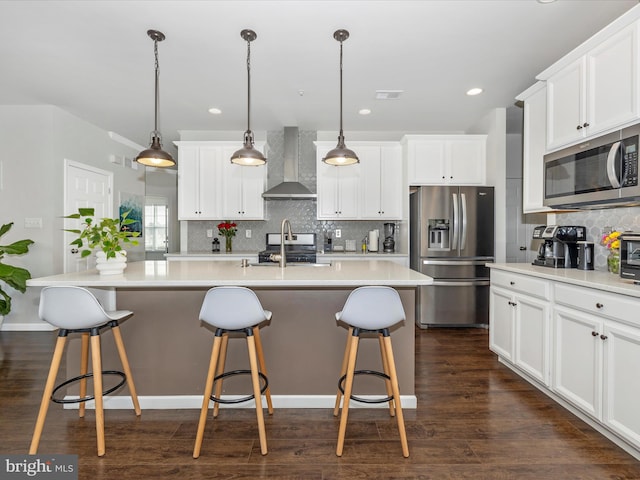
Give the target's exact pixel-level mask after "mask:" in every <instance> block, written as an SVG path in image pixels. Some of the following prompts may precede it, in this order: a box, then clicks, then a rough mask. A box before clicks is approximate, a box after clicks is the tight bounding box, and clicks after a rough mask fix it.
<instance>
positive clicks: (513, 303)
mask: <svg viewBox="0 0 640 480" xmlns="http://www.w3.org/2000/svg"><path fill="white" fill-rule="evenodd" d="M509 305H511V306H512V307H515V306H516V305H517V303H515V302H512V301H511V300H509Z"/></svg>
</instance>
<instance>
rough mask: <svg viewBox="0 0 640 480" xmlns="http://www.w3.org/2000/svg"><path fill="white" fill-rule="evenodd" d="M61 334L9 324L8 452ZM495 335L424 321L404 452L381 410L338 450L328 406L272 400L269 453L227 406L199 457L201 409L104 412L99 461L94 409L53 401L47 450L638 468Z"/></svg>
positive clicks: (553, 471) (561, 475)
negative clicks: (508, 358)
mask: <svg viewBox="0 0 640 480" xmlns="http://www.w3.org/2000/svg"><path fill="white" fill-rule="evenodd" d="M54 338H55V337H54V334H53V333H44V332H31V333H27V332H0V453H4V454H7V453H20V454H23V453H26V452H27V450H28V448H29V443H30V440H31V435H32V431H33V426H34V423H35V419H36V414H37V409H38V404H39V401H40V395H41V392H42V388H43V386H44V380H45V378H46V374H47V370H48V365H49V361H50V357H51V353H52V351H53V344H54ZM125 342H126V339H125ZM487 343H488V338H487V331H486V330H478V329H430V330H424V331H423V330H419V329H417V330H416V345H417V348H416V375H417V378H416V389H417V395H418V409H417V410H408V409H407V410H405V420H406V426H407V434H408V437H409V448H410V453H411V455H410V457H409V458H408V459H405V458H403V457H402V453H401V448H400V442H399V440H398V434H397V429H396V425H395V420H394V419H392V418H390V417H389V416H388V410H385V409H352V410H351V411H350V416H349V426H348V428H347V440H346V442H345V449H344V455H343V456H342V458H338V457H336V456H335V453H334V452H335V445H336V438H337V434H338V420H337V419H336V418H334V417H333V415H332V412H331V410H328V409H327V410H324V409H322V410H292V409H289V410H287V409H281V410H278V409H276V411H275V413H274V415H273V416H272V417H266V422H267V425H266V427H267V437H268V441H269V454H268V455H267V456H264V457H263V456H262V455H260V447H259V442H258V433H257V428H256V424H255V412H254V411H253V410H251V409H236V410H228V409H227V410H223V411H221V413H220V417H219V418H218V419H216V420H211V419H210V420H209V421H208V423H207V430H206V433H205V439H204V443H203V448H202V454H201V456H200V458H199V459H197V460H194V459H193V458H192V457H191V453H192V449H193V442H194V439H195V433H196V425H197V420H198V411H197V410H143V413H142V416H141V417H140V418H136V417H135V415H134V414H133V412H131V411H124V410H108V411H106V413H105V417H106V444H107V453H106V455H105V456H104V457H102V458H98V457H97V456H96V450H95V448H96V446H95V426H94V421H93V420H94V417H93V412H92V411H88V412H87V416H86V418H85V419H79V418H78V417H77V411H76V410H63V409H62V408H61V406H60V405H56V404H52V405H51V406H50V409H49V415H48V418H47V422H46V424H45V428H44V433H43V436H42V441H41V443H40V450H39V452H41V453H76V454H78V455H79V478H81V479H116V478H117V479H123V480H127V479H143V478H154V479H157V478H176V479H185V480H190V479H205V478H207V479H211V478H215V479H253V478H270V479H279V478H282V479H285V478H286V479H294V478H299V479H310V480H313V479H338V478H344V479H376V478H380V479H438V480H440V479H492V480H493V479H518V480H520V479H536V480H539V479H593V480H595V479H598V480H599V479H618V480H622V479H640V462H638V461H637V460H635V459H634V458H633V457H631V456H630V455H628V454H627V453H625V452H624V451H623V450H621V449H620V448H618V447H617V446H616V445H614V444H613V443H611V442H610V441H608V440H607V439H605V438H604V437H603V436H601V435H600V434H599V433H597V432H595V431H594V430H592V429H591V428H590V427H589V426H587V425H586V424H585V423H583V422H582V421H580V420H579V419H578V418H576V417H575V416H573V415H571V414H570V413H568V412H566V411H565V410H564V409H563V408H562V407H560V406H558V405H556V404H555V403H554V402H553V401H552V400H550V399H549V398H547V397H546V396H545V395H544V394H542V393H540V392H539V391H538V390H536V389H535V388H533V387H532V386H530V385H529V384H528V383H526V382H525V381H523V380H521V379H520V378H519V377H518V376H516V375H515V374H514V373H512V372H511V371H510V370H508V369H507V368H505V367H504V366H503V365H501V364H499V363H498V362H497V360H496V357H495V355H493V354H492V353H491V352H489V350H488V348H487ZM129 348H133V346H129ZM265 353H266V355H267V361H268V353H269V352H265ZM400 390H401V391H402V385H400ZM274 393H275V392H274ZM639 414H640V402H639Z"/></svg>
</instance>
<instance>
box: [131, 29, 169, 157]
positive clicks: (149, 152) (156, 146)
mask: <svg viewBox="0 0 640 480" xmlns="http://www.w3.org/2000/svg"><path fill="white" fill-rule="evenodd" d="M147 35H149V38H151V40H153V52H154V54H155V59H156V62H155V74H156V82H155V83H156V86H155V91H156V95H155V117H154V121H155V123H154V129H153V132H151V145H150V146H149V148H148V149H146V150H143V151H142V152H140V153H139V154H138V156H137V157H136V158H135V161H136V162H138V163H140V164H142V165H145V166H147V167H172V166H174V165H175V164H176V161H175V160H174V159H173V157H172V156H171V155H170V154H169V153H168V152H165V151H164V150H162V142H161V140H160V132H159V131H158V108H159V104H160V92H159V88H158V84H159V79H160V68H159V64H158V42H161V41H163V40H164V39H165V36H164V33H162V32H158V31H157V30H147Z"/></svg>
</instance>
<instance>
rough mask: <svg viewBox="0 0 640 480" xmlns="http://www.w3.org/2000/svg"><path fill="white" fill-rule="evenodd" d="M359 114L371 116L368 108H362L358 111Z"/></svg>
mask: <svg viewBox="0 0 640 480" xmlns="http://www.w3.org/2000/svg"><path fill="white" fill-rule="evenodd" d="M358 113H359V114H360V115H369V114H370V113H371V110H369V109H368V108H361V109H360V110H358Z"/></svg>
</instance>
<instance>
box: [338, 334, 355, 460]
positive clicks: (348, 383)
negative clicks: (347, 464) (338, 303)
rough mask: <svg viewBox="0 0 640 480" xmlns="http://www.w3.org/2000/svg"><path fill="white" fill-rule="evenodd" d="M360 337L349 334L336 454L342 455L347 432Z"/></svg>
mask: <svg viewBox="0 0 640 480" xmlns="http://www.w3.org/2000/svg"><path fill="white" fill-rule="evenodd" d="M359 340H360V337H358V336H357V335H352V336H351V345H350V346H349V363H348V365H347V378H346V379H345V386H344V401H343V402H342V415H341V416H340V430H339V432H338V446H337V448H336V455H337V456H338V457H341V456H342V450H343V448H344V437H345V434H346V432H347V417H348V416H349V399H350V398H351V392H352V391H353V372H355V369H356V358H357V357H358V341H359Z"/></svg>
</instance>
